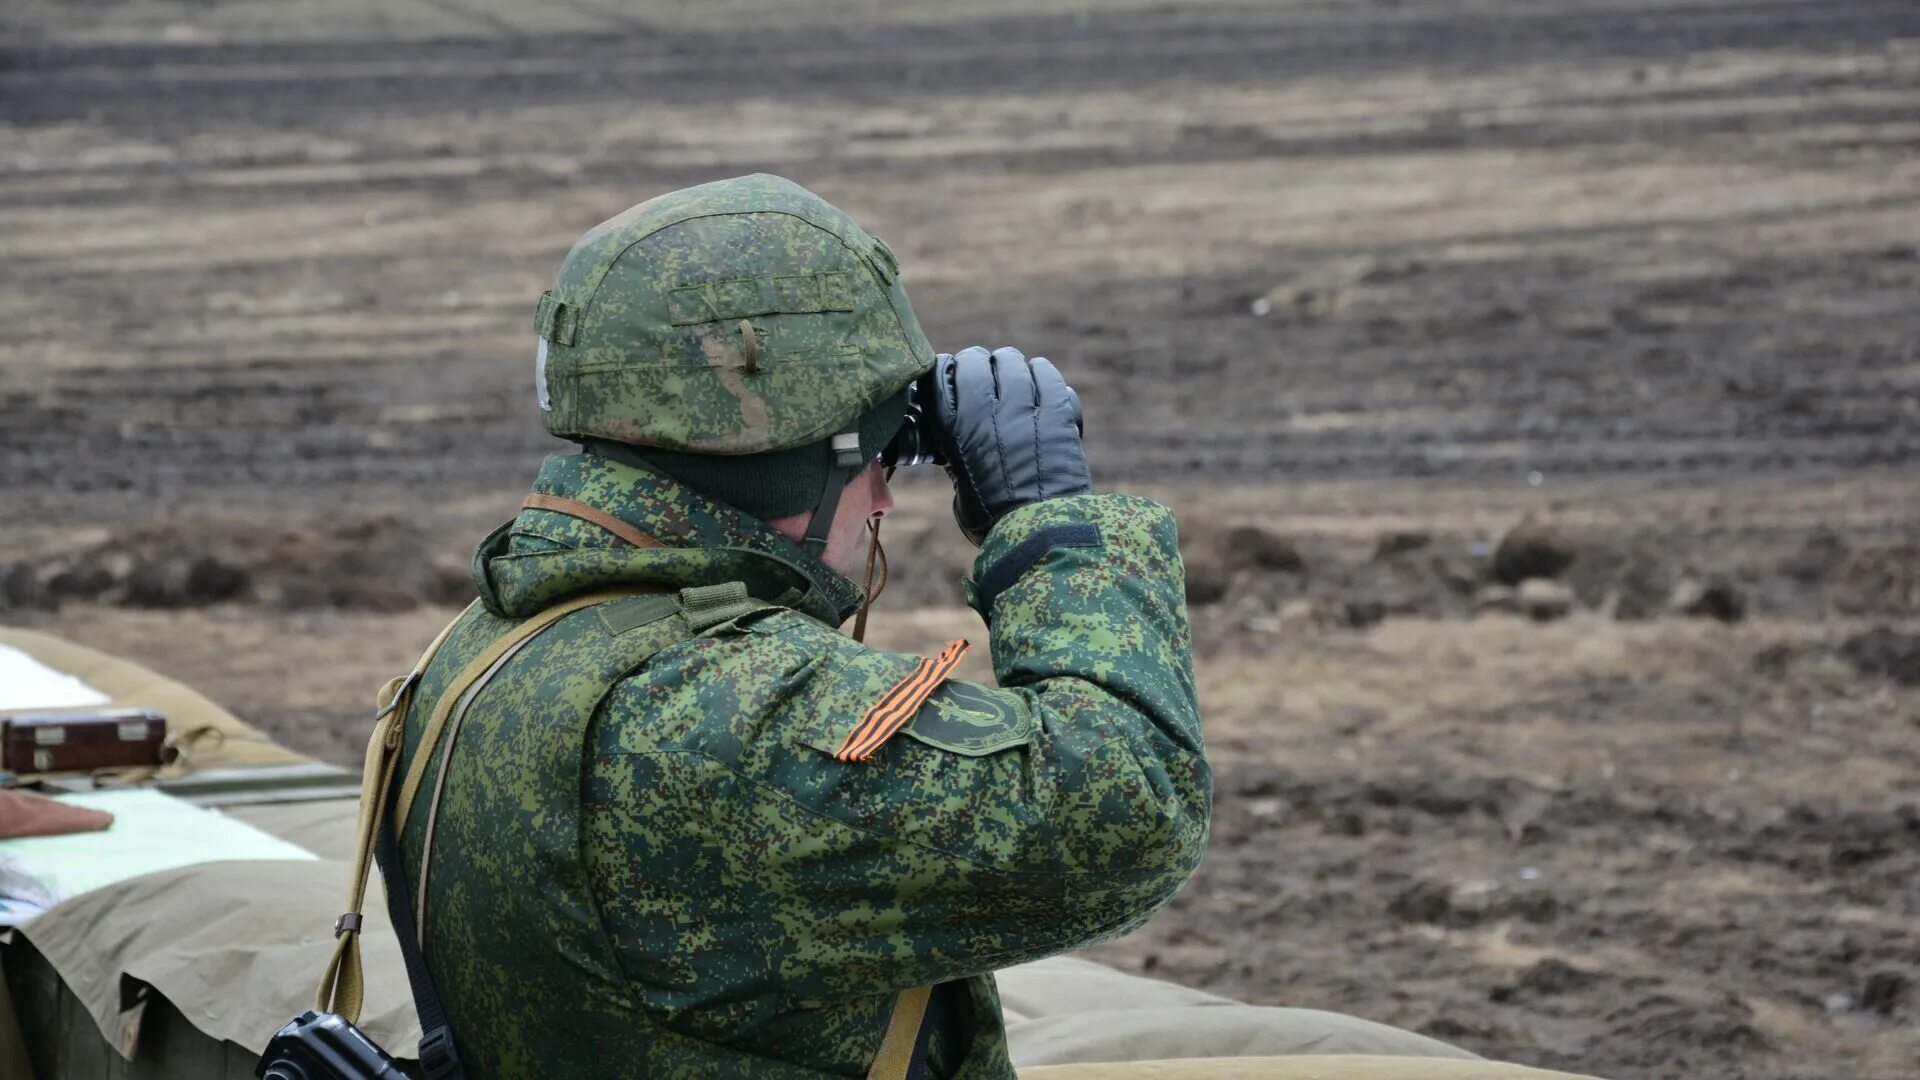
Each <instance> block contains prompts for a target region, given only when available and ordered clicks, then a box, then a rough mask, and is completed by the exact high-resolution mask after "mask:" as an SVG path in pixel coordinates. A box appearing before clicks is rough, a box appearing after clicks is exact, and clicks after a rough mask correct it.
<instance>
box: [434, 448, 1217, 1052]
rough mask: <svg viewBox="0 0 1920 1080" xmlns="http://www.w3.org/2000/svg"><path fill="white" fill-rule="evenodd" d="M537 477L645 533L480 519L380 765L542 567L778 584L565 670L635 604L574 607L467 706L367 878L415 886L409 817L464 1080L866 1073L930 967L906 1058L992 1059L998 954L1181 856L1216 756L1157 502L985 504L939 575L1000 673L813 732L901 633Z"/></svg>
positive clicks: (585, 486) (1062, 934)
mask: <svg viewBox="0 0 1920 1080" xmlns="http://www.w3.org/2000/svg"><path fill="white" fill-rule="evenodd" d="M535 491H536V492H539V493H546V494H552V495H558V496H562V497H566V498H572V499H577V500H580V501H584V502H587V503H590V504H591V505H593V506H595V507H598V508H600V509H603V510H605V511H608V512H610V513H612V514H614V515H615V516H617V517H619V518H621V519H623V520H625V521H626V522H628V523H630V524H632V525H634V526H636V527H637V528H639V529H641V530H643V531H644V532H646V533H647V534H649V535H650V536H653V537H655V538H657V539H659V540H660V541H662V542H663V543H664V544H665V545H666V546H664V547H660V548H636V547H631V546H628V545H626V544H625V543H623V542H620V541H618V540H615V539H614V538H613V537H612V536H611V535H610V534H608V533H606V532H604V531H602V530H601V529H600V528H599V527H597V526H594V525H592V524H589V523H587V522H584V521H581V520H579V519H577V518H574V517H570V516H566V515H563V514H559V513H554V512H551V511H547V510H537V509H535V510H523V511H522V512H521V513H520V515H519V516H518V517H517V518H516V519H515V520H514V521H512V522H511V523H509V524H508V525H506V526H503V527H502V528H501V529H500V530H497V531H496V532H495V533H494V534H493V535H492V536H491V537H489V538H488V540H487V542H486V543H485V544H484V545H483V546H482V548H481V550H480V551H479V553H478V555H477V556H476V559H475V575H476V579H477V581H478V582H479V584H480V589H481V595H482V599H483V601H484V610H482V608H481V607H476V608H475V609H473V610H472V611H470V612H469V613H468V615H466V616H464V617H463V620H462V622H461V624H458V625H456V627H455V629H454V631H453V632H452V634H451V635H450V636H449V638H448V640H447V643H446V645H445V646H444V647H443V648H442V650H441V653H440V655H439V656H438V657H437V658H436V660H435V661H434V663H433V664H432V665H430V667H429V669H428V671H427V673H426V676H425V678H424V679H423V681H422V684H421V688H420V691H419V694H418V696H417V698H416V704H415V706H414V709H413V711H412V714H411V715H410V718H409V722H408V727H407V740H406V744H405V747H404V751H403V759H402V768H405V767H406V766H407V765H408V764H410V763H411V759H412V758H413V756H414V755H415V752H416V749H417V744H418V741H419V738H420V732H421V729H422V727H423V725H424V723H425V719H426V717H427V716H428V715H429V714H430V713H431V712H432V711H433V709H434V707H435V706H436V704H437V697H438V696H439V694H440V692H441V691H442V690H444V689H445V688H446V686H447V683H448V682H449V680H450V679H451V677H452V674H453V672H455V671H457V670H458V669H459V668H461V667H464V666H466V665H467V663H468V662H469V660H471V658H473V657H474V656H476V655H477V654H478V653H479V652H480V651H481V650H482V649H483V648H484V647H485V645H486V644H487V643H488V642H489V641H490V640H492V639H494V638H495V637H497V636H498V635H500V634H501V633H502V632H504V630H506V629H508V628H511V627H512V626H513V625H514V624H515V623H516V622H517V621H519V620H522V619H525V618H527V617H530V616H532V615H534V614H535V613H537V612H539V611H541V610H543V609H545V608H548V607H550V606H552V605H554V604H556V603H558V602H560V601H562V600H565V599H567V598H569V597H571V596H576V595H579V594H581V593H585V592H589V591H594V590H601V589H606V588H609V587H627V588H633V587H640V588H653V589H662V590H670V589H679V588H681V587H684V586H695V585H706V584H713V583H716V582H726V581H743V582H745V583H746V584H747V586H748V588H749V589H750V590H751V591H752V593H753V594H754V595H755V596H758V597H764V598H768V599H777V600H778V606H762V607H761V609H760V610H758V611H756V612H754V613H752V614H750V615H746V616H743V617H741V618H738V619H735V620H732V621H730V622H727V623H725V624H724V625H720V626H717V627H714V628H713V629H711V630H708V631H707V632H704V633H700V634H697V635H693V636H688V635H687V634H685V633H684V632H674V631H672V630H671V627H669V630H668V632H666V633H665V635H664V636H663V637H662V638H661V640H662V641H666V642H667V644H666V645H665V647H664V648H661V649H659V651H657V652H652V651H651V649H649V650H647V651H648V652H649V653H650V655H649V657H648V658H647V659H645V660H644V661H643V662H640V663H639V664H638V666H637V667H636V668H634V669H633V670H625V671H623V670H619V668H620V664H621V663H622V662H621V661H614V662H612V664H611V666H608V665H607V664H605V663H601V664H600V667H599V668H593V665H592V664H589V665H588V667H589V668H593V670H603V671H604V672H606V674H604V675H602V676H594V677H584V678H583V677H582V676H580V675H579V673H578V672H579V671H580V670H582V669H581V668H580V665H579V663H578V660H579V654H580V653H581V652H583V651H588V650H604V649H606V648H608V647H609V646H607V645H606V643H607V642H614V641H619V640H627V639H629V638H631V637H632V635H631V634H627V635H623V636H622V637H615V636H611V635H614V634H618V633H620V632H621V631H623V630H624V629H625V627H626V625H627V623H628V622H631V623H634V624H636V625H637V624H638V622H639V620H627V621H626V622H622V621H621V619H622V617H621V616H618V615H602V616H601V617H598V618H594V617H591V613H592V610H593V609H588V610H587V611H586V612H582V613H576V614H574V615H569V616H567V617H565V618H564V619H562V620H561V621H560V622H558V623H556V624H555V625H554V627H553V628H551V629H549V630H547V631H544V632H543V633H542V634H541V635H539V636H538V637H535V638H533V639H532V642H531V644H530V645H529V646H528V647H527V648H526V649H524V650H522V651H521V652H520V653H516V654H512V655H510V657H509V658H508V660H507V661H506V662H505V664H504V666H503V667H502V668H500V669H499V674H498V675H497V676H495V677H494V679H493V681H492V682H490V683H488V684H487V686H486V688H485V689H484V691H483V692H480V693H478V694H477V695H474V696H472V697H471V699H470V700H469V701H468V702H467V704H466V705H465V716H464V720H463V726H461V727H460V728H458V729H457V730H458V734H457V741H456V742H455V743H454V744H453V746H452V748H451V750H450V751H449V753H448V756H447V757H446V758H445V759H444V760H445V761H446V763H447V764H446V765H445V771H446V773H447V774H448V775H447V777H446V778H445V782H444V789H445V790H444V795H443V796H442V798H441V801H440V804H439V806H438V807H437V809H436V810H434V811H433V812H432V814H429V813H428V812H427V811H426V810H425V809H424V807H425V805H426V804H427V801H428V797H429V793H430V792H431V791H432V790H433V789H434V788H435V787H436V786H437V785H438V784H439V783H440V780H439V778H438V775H437V774H438V773H439V772H440V771H441V766H440V765H439V764H437V763H435V764H432V765H430V766H429V767H428V771H427V773H426V777H425V780H426V782H425V783H423V784H422V785H421V790H420V795H419V797H418V798H417V799H416V800H415V802H414V803H413V804H412V808H413V810H414V812H413V813H412V815H411V817H410V820H409V821H408V823H407V827H406V830H405V832H404V834H403V836H402V855H403V860H402V861H403V864H404V865H405V866H406V867H407V868H408V869H407V875H408V878H409V880H408V882H406V883H403V884H402V883H396V884H399V885H400V886H401V887H406V888H408V889H409V890H413V889H416V888H417V887H418V881H419V872H420V865H421V859H422V852H423V849H424V848H425V845H426V836H427V832H428V831H429V830H431V831H432V835H433V840H432V848H431V851H432V857H431V863H430V866H429V871H428V886H427V889H426V891H425V894H424V895H425V911H424V913H423V914H424V923H425V928H424V932H425V941H426V955H427V959H428V964H429V968H430V970H431V972H432V973H433V976H434V978H435V982H436V984H437V985H438V986H439V988H440V992H441V996H442V997H443V998H444V999H446V1001H447V1008H448V1011H449V1013H450V1019H451V1021H452V1024H453V1030H454V1032H455V1034H456V1038H457V1041H458V1044H459V1047H460V1050H461V1053H462V1055H463V1056H464V1057H465V1058H466V1059H467V1061H468V1062H469V1065H470V1067H472V1068H473V1069H474V1072H475V1074H476V1075H477V1076H518V1075H596V1076H616V1075H617V1076H627V1075H632V1076H656V1077H664V1076H674V1077H679V1076H715V1077H720V1076H747V1075H751V1076H773V1077H796V1078H798V1077H819V1076H823V1075H824V1076H863V1075H865V1072H866V1069H867V1067H868V1065H869V1063H870V1062H871V1060H872V1058H873V1056H874V1054H875V1052H876V1051H877V1049H878V1047H879V1043H880V1039H881V1036H882V1034H883V1032H884V1031H885V1028H886V1025H887V1020H888V1016H889V1013H890V1009H891V1007H892V1003H893V998H894V995H895V993H896V992H898V991H899V990H901V989H904V988H907V987H912V986H918V985H924V984H928V983H948V984H949V986H947V987H946V988H944V989H943V991H942V992H941V993H939V994H936V996H935V999H934V1001H935V1005H936V1008H935V1009H934V1010H933V1011H932V1013H931V1014H930V1016H929V1023H930V1024H933V1025H934V1028H933V1031H934V1036H933V1039H932V1042H931V1046H930V1053H929V1060H930V1064H931V1066H932V1071H933V1072H934V1073H935V1074H936V1075H939V1076H955V1077H960V1076H964V1077H1005V1076H1010V1075H1012V1067H1011V1065H1010V1064H1009V1062H1008V1057H1007V1049H1006V1039H1005V1031H1004V1025H1003V1021H1002V1018H1001V1013H1000V1006H999V998H998V994H997V992H996V990H995V987H994V982H993V977H992V972H993V970H994V969H995V968H999V967H1004V966H1007V965H1011V964H1017V963H1021V962H1024V961H1028V960H1033V959H1036V958H1039V957H1042V956H1046V955H1049V954H1052V953H1057V952H1061V951H1064V950H1067V949H1072V948H1076V947H1079V946H1082V945H1086V944H1089V943H1092V942H1095V941H1099V940H1102V939H1105V938H1110V937H1113V936H1115V935H1118V934H1121V933H1124V932H1126V931H1127V930H1129V929H1132V928H1133V927H1135V926H1138V925H1139V924H1140V923H1142V922H1144V921H1145V920H1146V918H1147V917H1148V915H1149V914H1151V913H1152V912H1153V911H1154V910H1155V909H1156V908H1158V907H1159V906H1160V905H1162V904H1163V903H1165V902H1166V901H1167V900H1168V899H1169V898H1170V897H1171V896H1172V895H1173V893H1174V891H1175V890H1176V889H1177V888H1178V887H1179V886H1180V884H1181V883H1182V882H1183V881H1185V880H1186V878H1187V877H1188V875H1189V874H1191V873H1192V871H1193V868H1194V866H1195V865H1196V864H1197V863H1198V861H1199V858H1200V855H1201V852H1202V850H1203V849H1204V848H1205V846H1206V837H1207V822H1208V814H1209V799H1210V791H1211V780H1210V775H1209V772H1208V769H1207V764H1206V761H1205V757H1204V750H1203V747H1202V742H1201V732H1200V718H1199V715H1198V711H1197V707H1196V703H1195V699H1194V683H1193V674H1192V665H1191V658H1190V655H1189V640H1188V631H1187V623H1186V611H1185V608H1184V605H1183V599H1182V569H1181V564H1180V559H1179V555H1178V551H1177V549H1176V546H1175V533H1174V523H1173V519H1172V517H1171V515H1169V514H1168V512H1167V511H1166V510H1165V509H1164V508H1163V507H1160V506H1159V505H1157V504H1155V503H1152V502H1149V501H1147V500H1144V499H1139V498H1134V497H1130V496H1123V495H1089V496H1079V497H1074V498H1067V499H1058V500H1053V501H1050V502H1045V503H1041V504H1037V505H1034V506H1031V507H1027V508H1024V509H1022V510H1020V511H1017V512H1016V513H1014V514H1012V515H1010V516H1009V517H1007V518H1006V519H1005V520H1004V521H1003V522H1001V523H1000V524H999V525H998V526H997V527H996V528H995V530H994V532H993V533H992V535H991V536H989V537H988V538H987V541H986V544H985V546H984V547H983V549H982V550H981V552H980V555H979V557H978V559H977V561H976V563H975V568H974V577H973V578H972V579H971V580H970V581H969V582H968V583H967V588H968V594H969V596H970V598H971V599H972V601H973V602H974V606H975V607H976V609H977V610H979V611H980V612H981V613H982V615H983V617H984V618H985V619H986V620H987V623H988V626H989V628H990V638H991V651H992V659H993V668H994V673H995V675H996V677H997V679H998V681H999V683H1000V687H1001V688H999V689H992V688H987V687H983V686H979V685H976V684H971V683H966V682H961V681H958V680H954V681H949V682H947V683H945V684H944V685H942V686H941V688H940V689H939V690H938V691H937V692H935V693H934V694H933V695H932V696H931V697H930V698H929V699H928V700H927V701H926V703H925V704H924V705H923V706H922V707H920V708H919V709H918V711H917V712H915V713H914V715H913V719H912V720H911V722H909V723H908V724H907V725H906V727H905V728H904V729H902V730H900V731H899V732H898V733H897V734H896V735H894V736H893V737H892V738H891V739H889V740H888V741H887V742H885V743H884V744H883V745H881V746H880V748H879V749H878V751H877V752H876V753H875V754H874V755H873V756H872V757H871V758H870V759H868V760H865V761H857V760H856V761H842V760H839V759H837V758H836V757H835V756H834V751H835V750H837V749H839V748H840V747H841V746H842V743H843V741H844V740H845V739H846V738H847V736H848V734H849V733H850V732H851V731H852V729H853V728H854V726H855V725H856V724H858V723H859V722H860V720H861V718H862V716H863V714H864V713H866V711H867V710H868V709H869V707H871V706H873V705H874V704H875V702H876V701H877V700H878V699H880V698H881V697H882V696H883V695H885V694H886V693H887V692H888V690H889V688H891V687H894V686H895V685H896V684H897V683H900V682H901V680H902V679H903V678H904V677H906V676H907V675H909V674H910V673H912V672H913V671H914V669H915V665H916V662H917V661H918V659H919V658H917V657H913V656H906V655H900V654H896V653H890V652H885V651H881V650H878V649H873V648H869V647H867V646H864V645H861V644H858V643H855V642H854V641H852V640H851V639H849V638H847V637H845V636H843V635H841V634H840V633H838V632H837V631H836V630H835V627H836V626H837V625H838V624H839V623H840V622H842V621H844V619H845V618H846V617H847V615H848V614H849V612H850V611H851V609H852V608H853V607H854V606H855V605H856V604H857V603H858V601H859V598H860V592H859V589H858V587H857V586H855V585H853V584H852V583H851V582H849V581H847V580H846V579H845V578H842V577H840V576H839V575H837V574H835V573H833V572H832V571H830V570H828V569H827V568H826V567H824V566H823V565H821V564H820V563H818V562H816V561H814V560H813V559H812V558H810V557H809V556H808V555H807V554H806V553H804V552H803V551H802V550H801V549H800V548H799V547H798V546H797V545H794V544H792V543H791V542H789V541H788V540H786V539H785V538H784V537H782V536H780V535H779V534H778V533H776V532H774V531H773V530H771V529H769V528H767V527H766V526H764V525H763V524H761V523H759V522H758V521H756V520H753V519H751V518H748V517H745V516H744V515H740V514H738V513H736V512H734V511H732V510H730V509H729V508H727V507H724V506H722V505H720V504H717V503H714V502H712V501H709V500H706V499H704V498H702V497H701V496H699V495H697V494H695V493H693V492H691V491H689V490H688V489H686V488H684V487H681V486H678V485H676V484H674V483H673V482H671V481H669V480H666V479H664V478H662V477H659V476H655V475H652V474H649V473H646V472H642V471H639V470H635V469H631V468H628V467H626V466H623V465H619V464H616V463H612V462H609V461H606V460H603V459H600V458H596V457H591V456H586V455H556V456H554V457H551V458H549V459H548V461H547V463H546V465H545V467H544V468H543V470H542V472H541V474H540V477H539V479H538V480H537V482H536V484H535ZM616 603H625V601H620V602H616ZM608 608H609V610H617V609H615V608H614V606H613V605H608ZM657 625H659V626H668V625H669V624H668V623H664V622H663V623H659V624H657ZM648 632H650V631H648ZM595 663H599V661H598V660H596V661H595ZM570 733H571V734H570ZM569 740H574V741H577V742H579V743H580V744H582V745H578V746H576V745H572V743H570V742H569ZM442 741H443V744H444V743H445V742H446V740H442ZM543 762H547V763H548V764H544V765H543V764H542V763H543ZM543 769H545V770H546V772H544V773H543V772H542V770H543ZM429 818H431V819H432V820H429Z"/></svg>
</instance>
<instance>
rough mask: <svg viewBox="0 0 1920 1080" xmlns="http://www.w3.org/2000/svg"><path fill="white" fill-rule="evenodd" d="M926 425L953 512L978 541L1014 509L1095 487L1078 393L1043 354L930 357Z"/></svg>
mask: <svg viewBox="0 0 1920 1080" xmlns="http://www.w3.org/2000/svg"><path fill="white" fill-rule="evenodd" d="M929 378H930V379H931V381H932V384H933V385H932V393H931V396H930V406H929V412H930V414H931V415H930V417H929V419H930V421H931V423H930V425H929V426H930V427H931V428H932V435H933V437H934V440H935V444H936V445H937V446H939V447H940V449H941V451H942V453H943V454H944V456H945V457H946V459H947V473H948V475H950V476H952V477H953V518H954V520H955V521H957V522H959V523H960V531H961V532H963V533H965V534H966V537H967V539H968V540H971V541H973V542H974V544H976V545H977V544H979V543H980V542H981V541H982V540H984V539H986V536H987V532H988V530H990V529H992V528H993V526H994V525H995V524H996V523H997V522H998V521H999V520H1000V519H1001V518H1003V517H1006V516H1007V515H1008V514H1011V513H1012V512H1014V511H1015V510H1018V509H1020V508H1021V507H1023V506H1025V505H1027V504H1028V503H1036V502H1039V501H1041V500H1043V499H1057V498H1059V497H1061V496H1063V495H1086V494H1089V493H1091V492H1092V491H1093V475H1092V474H1091V473H1090V472H1088V470H1087V453H1086V449H1085V448H1084V447H1083V446H1082V445H1081V442H1080V431H1081V420H1080V395H1078V394H1076V393H1074V392H1073V388H1072V387H1070V386H1068V385H1067V382H1066V380H1065V379H1062V378H1061V377H1060V372H1059V370H1058V369H1056V368H1055V367H1054V366H1053V364H1051V363H1049V362H1048V361H1047V359H1046V358H1045V357H1040V356H1036V357H1034V358H1033V359H1032V360H1028V359H1027V358H1026V357H1025V356H1023V355H1021V353H1020V350H1018V349H996V350H994V351H993V353H992V355H988V353H987V350H985V349H982V348H980V347H979V346H977V345H976V346H974V347H973V348H971V349H965V350H963V351H961V352H959V353H954V354H948V353H941V354H940V355H939V356H937V357H935V358H934V364H933V373H932V375H931V376H929Z"/></svg>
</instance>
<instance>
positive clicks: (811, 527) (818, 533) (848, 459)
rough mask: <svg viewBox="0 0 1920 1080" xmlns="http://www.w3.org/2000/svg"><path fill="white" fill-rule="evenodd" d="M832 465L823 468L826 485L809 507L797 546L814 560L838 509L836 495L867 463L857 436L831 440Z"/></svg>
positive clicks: (823, 547)
mask: <svg viewBox="0 0 1920 1080" xmlns="http://www.w3.org/2000/svg"><path fill="white" fill-rule="evenodd" d="M831 451H832V453H833V464H832V465H831V466H830V467H829V468H828V469H827V482H826V483H825V484H824V485H823V486H822V487H821V489H820V501H819V502H818V503H817V504H815V506H814V508H813V520H812V521H810V522H808V523H807V533H806V535H805V536H804V537H802V538H801V540H800V546H801V547H804V548H806V549H807V554H809V555H812V556H813V557H814V558H816V559H817V558H819V557H820V556H822V555H824V554H826V551H827V536H828V535H829V534H831V533H832V532H833V515H834V512H835V511H837V510H839V509H840V495H841V493H842V492H844V491H846V490H847V485H848V484H849V483H851V482H852V481H853V478H854V477H856V476H858V475H860V470H861V469H863V468H865V467H866V465H867V461H866V459H865V458H863V457H861V456H860V433H859V432H858V431H843V432H841V433H840V434H838V435H835V436H834V437H833V442H832V444H831Z"/></svg>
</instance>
